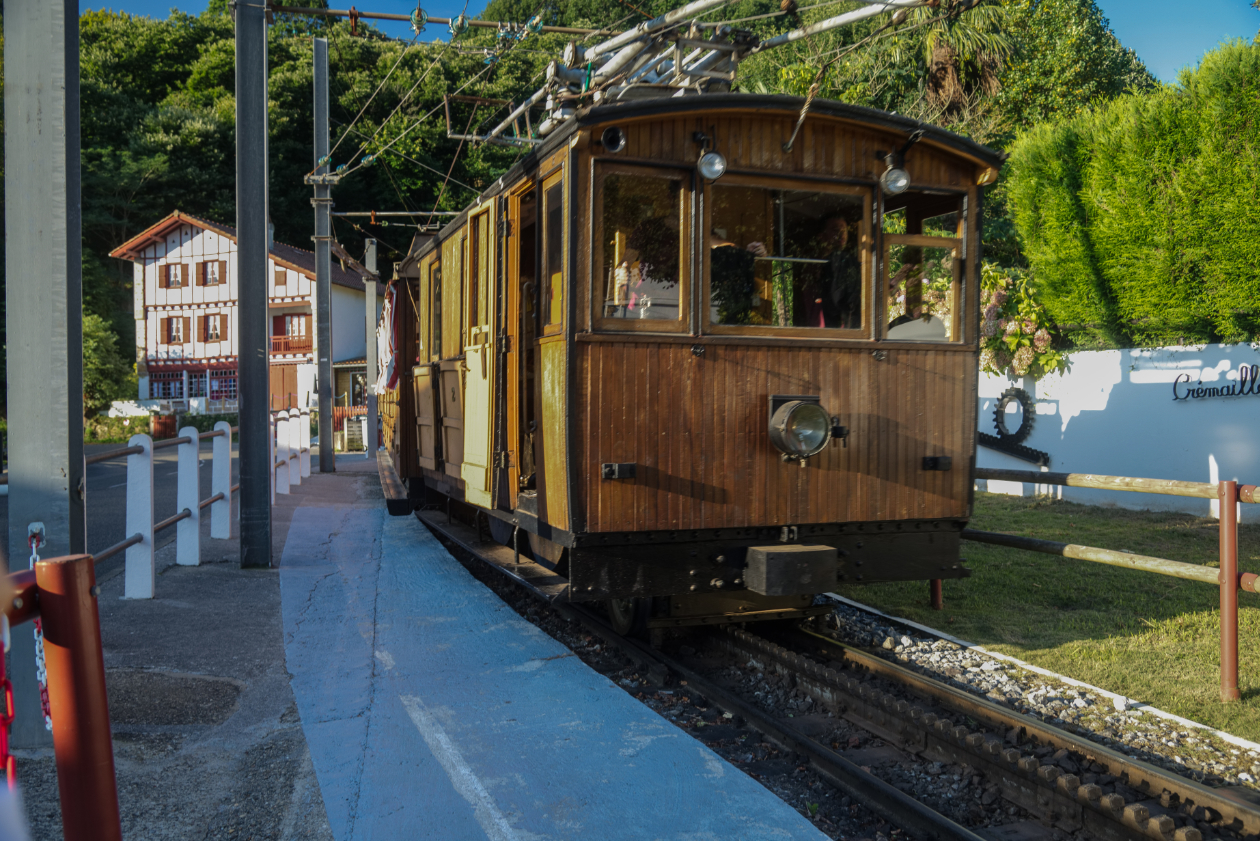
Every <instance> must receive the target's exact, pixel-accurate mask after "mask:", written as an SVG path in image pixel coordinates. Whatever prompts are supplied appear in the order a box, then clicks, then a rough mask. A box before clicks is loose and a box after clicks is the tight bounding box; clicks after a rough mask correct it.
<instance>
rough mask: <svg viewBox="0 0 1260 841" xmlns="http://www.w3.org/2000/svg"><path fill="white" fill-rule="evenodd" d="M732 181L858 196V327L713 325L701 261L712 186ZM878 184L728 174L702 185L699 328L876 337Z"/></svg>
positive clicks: (782, 335)
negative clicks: (874, 218)
mask: <svg viewBox="0 0 1260 841" xmlns="http://www.w3.org/2000/svg"><path fill="white" fill-rule="evenodd" d="M728 185H735V186H741V187H758V188H761V189H767V190H775V189H777V190H801V191H811V190H812V191H815V192H820V193H841V194H847V195H851V196H858V197H860V198H861V199H862V218H861V227H860V229H859V231H858V256H859V258H860V259H861V266H862V268H861V277H862V305H861V311H862V325H863V326H862V327H860V328H857V329H846V328H842V327H773V326H771V325H768V324H714V323H713V322H712V321H710V320H709V319H710V312H711V308H712V304H711V297H712V296H711V292H712V285H711V283H710V271H711V261H710V260H706V259H704V258H705V257H708V256H709V254H710V253H711V247H710V245H709V241H710V238H711V236H712V232H713V188H714V187H715V186H716V187H725V186H728ZM875 190H876V187H874V186H868V185H863V184H853V183H851V182H840V181H823V180H817V179H808V180H806V179H797V178H784V177H780V176H773V175H764V176H763V175H752V174H747V173H727V174H726V175H724V176H722V178H721V179H720V180H718V181H716V182H706V183H705V185H704V193H703V202H704V214H703V219H702V225H701V231H702V236H701V237H700V242H701V246H700V247H701V249H702V250H701V251H700V252H699V253H698V254H697V256H698V257H699V259H700V275H701V278H700V318H699V319H698V322H699V327H700V332H701V333H704V334H708V335H714V336H745V337H757V338H761V339H772V338H773V339H812V340H815V341H820V340H846V341H869V342H874V341H875V340H876V327H875V325H876V323H877V321H878V317H877V315H876V310H877V309H879V307H878V302H877V301H876V300H875V296H874V295H873V294H872V293H873V290H874V287H875V283H874V279H875V272H874V266H873V261H874V258H875V241H874V237H873V234H872V230H871V215H872V212H873V208H874V202H875Z"/></svg>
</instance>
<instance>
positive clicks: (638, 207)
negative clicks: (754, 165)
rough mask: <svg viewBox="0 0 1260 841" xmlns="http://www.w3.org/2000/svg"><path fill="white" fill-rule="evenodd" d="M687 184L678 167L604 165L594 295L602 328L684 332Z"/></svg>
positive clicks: (600, 188) (601, 178)
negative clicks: (655, 168)
mask: <svg viewBox="0 0 1260 841" xmlns="http://www.w3.org/2000/svg"><path fill="white" fill-rule="evenodd" d="M689 181H690V179H689V178H688V177H687V175H686V174H685V173H682V172H677V171H667V170H653V169H647V168H642V167H628V166H604V167H601V169H600V171H599V175H598V182H597V183H598V188H597V189H598V194H599V199H598V201H599V208H598V210H597V211H596V214H597V219H598V222H597V224H598V228H597V229H596V236H597V239H598V244H597V252H596V254H595V265H596V266H597V269H596V277H598V278H599V281H597V283H596V287H597V289H596V295H595V298H596V306H598V307H599V316H600V317H601V319H602V320H603V324H604V326H608V327H620V328H622V329H625V328H631V329H643V330H652V331H656V330H680V329H682V327H683V323H682V320H683V318H684V317H685V315H686V309H687V307H686V300H687V294H688V291H687V284H686V283H684V278H685V277H686V276H687V275H688V274H689V272H688V271H687V263H688V248H687V236H686V233H685V231H686V229H687V227H688V226H687V224H686V219H687V197H688V196H687V194H688V183H689ZM601 284H602V289H601V288H599V286H600V285H601Z"/></svg>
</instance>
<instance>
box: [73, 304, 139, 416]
mask: <svg viewBox="0 0 1260 841" xmlns="http://www.w3.org/2000/svg"><path fill="white" fill-rule="evenodd" d="M135 395H136V379H135V366H134V365H133V364H131V363H130V362H129V361H128V360H127V359H125V358H124V357H123V355H122V354H121V353H119V352H118V339H117V337H115V336H114V333H113V331H112V330H110V329H109V325H108V324H106V322H105V320H104V319H103V318H101V317H100V316H97V315H92V314H90V313H89V314H87V315H85V316H83V413H84V415H86V416H89V417H90V416H92V415H95V414H97V413H98V412H100V411H101V410H103V409H107V408H109V404H110V403H111V402H113V401H114V400H119V399H135Z"/></svg>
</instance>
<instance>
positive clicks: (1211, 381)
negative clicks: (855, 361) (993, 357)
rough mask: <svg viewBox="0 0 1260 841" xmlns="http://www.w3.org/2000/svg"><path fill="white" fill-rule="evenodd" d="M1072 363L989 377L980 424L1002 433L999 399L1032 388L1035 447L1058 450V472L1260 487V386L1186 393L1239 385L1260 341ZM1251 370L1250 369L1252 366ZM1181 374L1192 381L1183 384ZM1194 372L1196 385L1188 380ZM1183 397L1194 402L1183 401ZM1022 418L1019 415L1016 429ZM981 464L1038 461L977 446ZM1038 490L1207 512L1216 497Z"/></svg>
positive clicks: (1258, 511) (1259, 351)
mask: <svg viewBox="0 0 1260 841" xmlns="http://www.w3.org/2000/svg"><path fill="white" fill-rule="evenodd" d="M1071 362H1072V367H1071V370H1070V371H1069V372H1068V373H1066V374H1063V375H1052V376H1049V377H1046V378H1044V379H1042V380H1041V381H1040V382H1037V383H1033V382H1032V381H1031V380H1029V379H1027V378H1025V379H1024V380H1011V379H1008V378H1006V377H995V376H992V375H985V374H982V375H981V377H980V389H979V402H980V405H979V408H980V413H979V429H980V431H981V432H988V433H990V434H996V432H995V429H994V424H993V412H994V407H995V404H996V402H997V399H998V398H999V396H1000V395H1001V394H1002V392H1003V391H1004V390H1006V389H1007V388H1010V387H1011V386H1016V385H1019V386H1022V387H1023V388H1024V390H1025V391H1027V392H1028V393H1029V396H1031V397H1033V398H1034V399H1035V400H1036V411H1037V418H1036V421H1035V423H1034V425H1033V430H1032V434H1031V435H1030V436H1029V437H1028V438H1027V439H1026V440H1025V441H1024V442H1023V443H1024V444H1025V445H1026V446H1029V447H1033V448H1034V449H1038V450H1044V451H1045V452H1047V453H1049V454H1050V466H1049V468H1048V469H1049V470H1051V471H1054V472H1056V473H1057V472H1062V473H1100V474H1106V475H1111V476H1137V477H1144V478H1151V479H1180V480H1185V481H1193V482H1217V481H1221V480H1224V479H1237V480H1238V481H1239V482H1240V483H1242V484H1253V485H1254V484H1260V383H1255V386H1256V387H1255V388H1254V390H1253V393H1251V394H1248V395H1241V396H1238V395H1235V396H1224V397H1222V396H1217V397H1211V396H1204V397H1201V398H1186V394H1187V390H1188V389H1192V388H1195V387H1202V388H1204V389H1206V388H1217V389H1228V388H1230V387H1231V386H1232V387H1233V388H1234V390H1235V391H1236V390H1237V387H1238V383H1239V378H1240V377H1239V371H1240V369H1241V368H1243V367H1245V366H1251V365H1260V346H1257V345H1249V344H1242V345H1207V346H1206V347H1204V346H1197V347H1172V348H1155V349H1146V350H1141V349H1138V350H1111V351H1091V352H1084V353H1074V354H1072V355H1071ZM1249 373H1250V372H1249ZM1179 377H1181V379H1182V382H1181V383H1179V384H1178V383H1177V382H1176V381H1177V380H1178V378H1179ZM1187 379H1188V382H1186V380H1187ZM1174 385H1176V388H1177V396H1179V397H1182V398H1186V399H1177V400H1174V399H1173V398H1174ZM1017 424H1018V421H1017V420H1016V416H1012V417H1011V418H1010V419H1009V420H1008V421H1007V428H1008V429H1010V430H1011V431H1012V432H1013V431H1014V430H1015V427H1016V426H1017ZM976 465H977V466H978V467H1006V468H1016V469H1023V470H1036V469H1037V468H1036V467H1035V466H1034V465H1032V464H1029V463H1028V462H1025V461H1020V460H1019V459H1016V458H1013V457H1011V456H1008V455H1006V454H1004V453H1000V452H997V451H995V450H991V449H989V448H988V447H983V446H980V447H977V448H976ZM976 487H977V489H978V490H989V491H992V492H997V493H1031V492H1033V487H1032V486H1031V485H1028V484H1022V485H1021V484H1019V483H1007V482H985V481H980V482H977V483H976ZM1036 491H1037V492H1038V493H1052V494H1054V495H1055V496H1059V497H1061V498H1063V499H1070V500H1074V501H1077V502H1083V503H1089V504H1104V505H1116V506H1120V507H1123V508H1134V509H1152V510H1166V511H1187V512H1191V513H1195V514H1200V515H1204V516H1207V515H1209V514H1214V513H1215V511H1214V509H1215V507H1216V503H1214V502H1211V501H1209V500H1206V499H1203V500H1201V499H1193V498H1189V497H1176V496H1160V495H1156V494H1137V493H1120V492H1115V491H1095V490H1089V489H1083V488H1063V487H1058V486H1053V485H1039V486H1037V488H1036ZM1241 511H1242V517H1243V520H1244V521H1246V522H1260V506H1256V505H1242V506H1241Z"/></svg>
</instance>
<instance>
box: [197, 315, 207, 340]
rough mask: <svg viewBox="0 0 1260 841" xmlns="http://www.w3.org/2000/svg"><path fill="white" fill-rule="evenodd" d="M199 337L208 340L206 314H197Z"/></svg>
mask: <svg viewBox="0 0 1260 841" xmlns="http://www.w3.org/2000/svg"><path fill="white" fill-rule="evenodd" d="M197 338H198V339H200V340H201V341H203V342H204V341H205V340H206V316H204V315H199V316H197Z"/></svg>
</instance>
